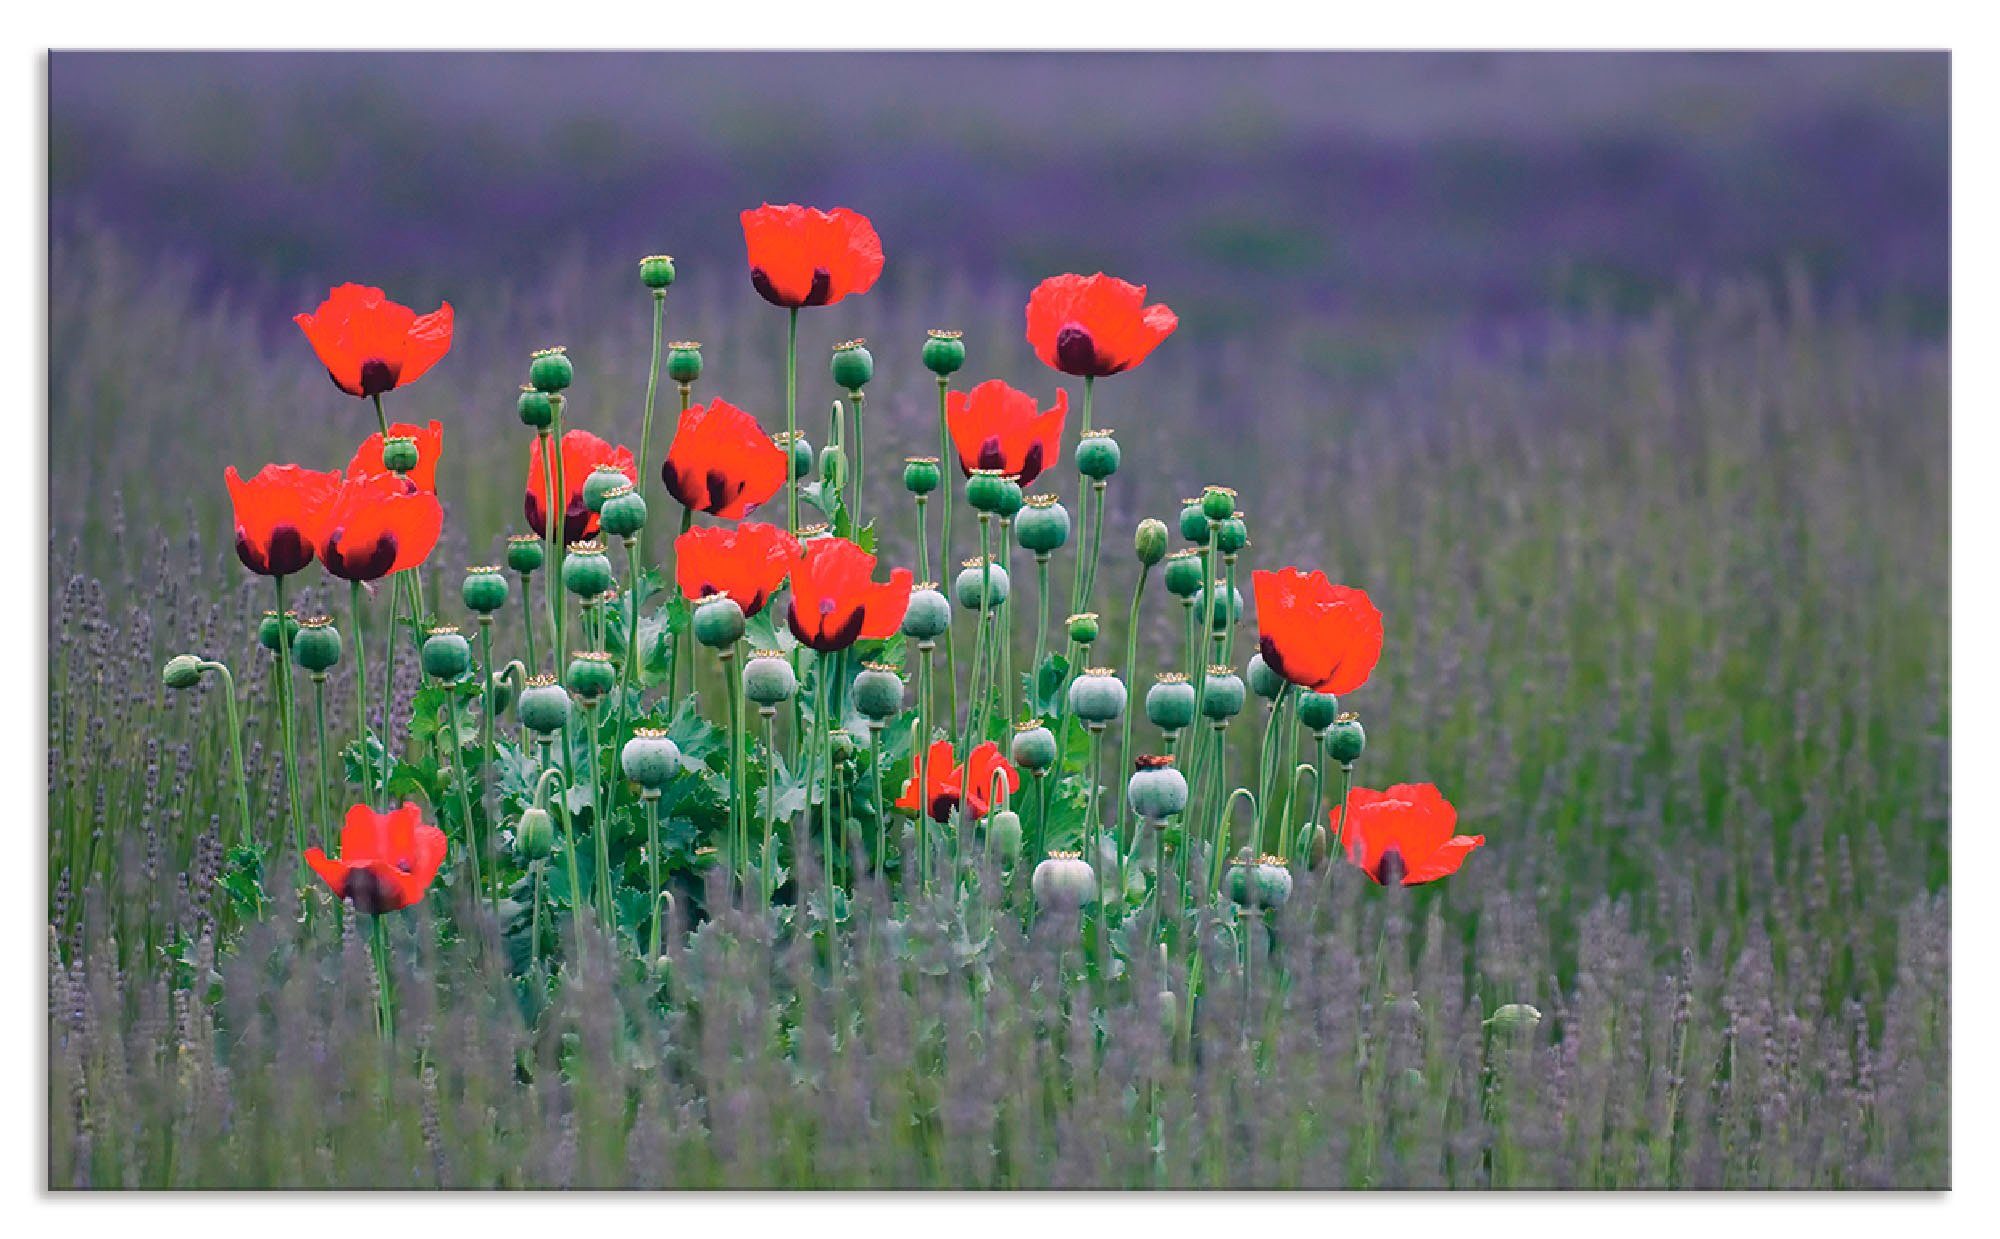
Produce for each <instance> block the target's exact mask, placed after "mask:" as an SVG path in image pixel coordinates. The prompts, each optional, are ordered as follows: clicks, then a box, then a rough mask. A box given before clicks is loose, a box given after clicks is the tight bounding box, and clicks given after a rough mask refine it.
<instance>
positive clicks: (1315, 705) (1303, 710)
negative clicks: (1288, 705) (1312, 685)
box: [1299, 692, 1340, 735]
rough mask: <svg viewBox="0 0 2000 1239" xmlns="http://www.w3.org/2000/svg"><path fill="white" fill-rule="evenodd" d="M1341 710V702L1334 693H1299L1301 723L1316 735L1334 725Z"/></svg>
mask: <svg viewBox="0 0 2000 1239" xmlns="http://www.w3.org/2000/svg"><path fill="white" fill-rule="evenodd" d="M1339 712H1340V702H1339V700H1338V699H1337V698H1335V697H1334V695H1333V694H1332V693H1314V692H1304V693H1300V694H1299V725H1300V726H1301V727H1304V728H1305V729H1306V730H1307V731H1310V732H1312V733H1313V734H1314V735H1318V734H1319V733H1321V732H1323V731H1325V730H1326V729H1327V728H1329V727H1331V726H1333V721H1334V719H1335V718H1337V717H1339Z"/></svg>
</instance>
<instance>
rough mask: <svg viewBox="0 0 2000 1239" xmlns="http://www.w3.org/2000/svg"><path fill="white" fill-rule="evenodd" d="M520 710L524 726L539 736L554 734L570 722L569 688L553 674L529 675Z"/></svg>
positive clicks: (522, 691) (522, 694)
mask: <svg viewBox="0 0 2000 1239" xmlns="http://www.w3.org/2000/svg"><path fill="white" fill-rule="evenodd" d="M520 710H521V725H522V726H523V727H526V728H527V729H528V730H529V731H532V732H534V733H535V734H536V735H539V736H546V735H552V734H553V733H555V732H558V731H561V730H562V729H563V728H564V727H565V726H567V725H568V724H569V690H568V689H565V688H564V687H563V686H562V685H560V684H558V683H556V678H555V677H554V676H552V675H535V676H529V677H528V684H527V687H526V688H523V689H522V690H521V706H520Z"/></svg>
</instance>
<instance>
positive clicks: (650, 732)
mask: <svg viewBox="0 0 2000 1239" xmlns="http://www.w3.org/2000/svg"><path fill="white" fill-rule="evenodd" d="M680 767H681V750H680V746H679V745H677V744H675V743H674V742H673V741H672V740H669V739H668V738H667V733H666V732H664V731H660V730H658V729H656V728H652V727H635V728H633V729H632V738H631V739H630V740H627V741H626V742H625V747H624V748H622V749H620V750H618V768H619V769H620V770H623V771H624V772H625V777H626V778H628V779H630V780H632V781H633V782H634V783H637V784H638V785H639V786H640V787H643V788H645V789H646V790H647V791H649V792H657V791H659V790H660V789H661V788H662V787H665V786H666V785H667V780H668V779H671V778H673V777H674V771H676V770H679V769H680Z"/></svg>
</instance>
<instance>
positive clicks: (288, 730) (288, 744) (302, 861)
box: [271, 576, 307, 886]
mask: <svg viewBox="0 0 2000 1239" xmlns="http://www.w3.org/2000/svg"><path fill="white" fill-rule="evenodd" d="M271 584H272V587H273V588H274V589H275V591H276V593H277V598H278V723H279V727H280V729H281V731H282V734H283V739H284V745H285V754H284V756H285V793H286V794H285V799H286V800H287V801H288V802H289V804H290V807H291V813H292V851H293V852H294V854H295V855H294V859H295V860H296V862H297V863H298V867H299V884H300V885H301V886H303V885H304V884H305V882H306V880H307V870H306V827H305V818H304V816H303V815H302V814H301V813H300V812H299V748H298V742H297V740H296V738H295V737H294V736H293V734H292V633H291V628H290V626H289V625H287V624H286V623H285V578H284V577H282V576H274V577H272V578H271Z"/></svg>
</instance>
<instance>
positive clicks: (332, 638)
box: [292, 615, 341, 675]
mask: <svg viewBox="0 0 2000 1239" xmlns="http://www.w3.org/2000/svg"><path fill="white" fill-rule="evenodd" d="M340 653H341V644H340V630H339V629H337V628H335V627H334V626H333V620H332V619H331V618H329V617H327V616H324V615H314V616H310V617H308V618H307V619H306V621H305V622H304V623H302V624H300V625H299V635H298V636H296V637H294V638H292V661H293V662H295V663H297V664H298V665H299V666H301V667H304V668H305V669H306V670H307V671H310V672H312V673H313V674H314V675H325V674H326V673H327V672H329V671H331V670H333V669H334V668H335V667H337V666H339V665H340Z"/></svg>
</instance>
